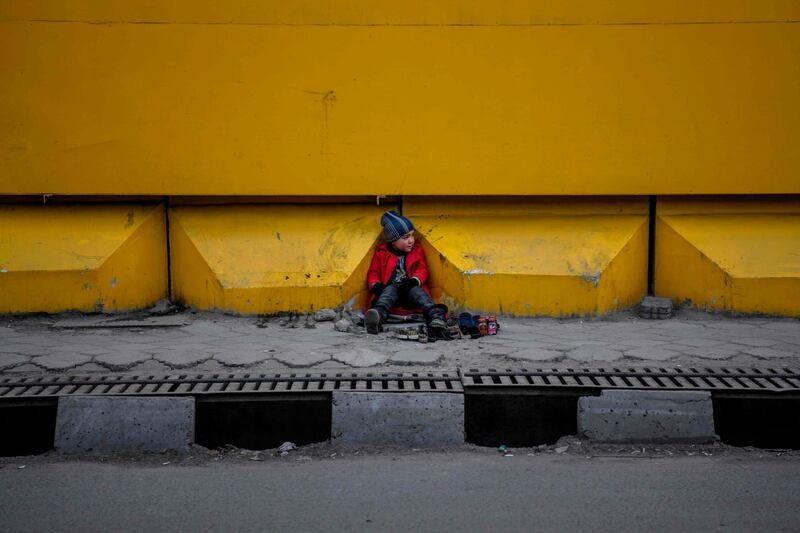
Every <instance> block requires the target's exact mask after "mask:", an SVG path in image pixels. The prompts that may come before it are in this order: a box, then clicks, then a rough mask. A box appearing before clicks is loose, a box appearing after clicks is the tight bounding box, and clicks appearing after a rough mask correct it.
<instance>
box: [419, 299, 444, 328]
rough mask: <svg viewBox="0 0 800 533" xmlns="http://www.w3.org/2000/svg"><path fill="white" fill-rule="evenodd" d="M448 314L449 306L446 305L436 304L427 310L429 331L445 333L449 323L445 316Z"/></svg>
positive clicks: (426, 316) (426, 319) (426, 318)
mask: <svg viewBox="0 0 800 533" xmlns="http://www.w3.org/2000/svg"><path fill="white" fill-rule="evenodd" d="M446 313H447V306H446V305H444V304H436V305H434V306H433V307H429V308H428V309H426V310H425V313H424V315H425V321H426V322H427V323H428V329H433V330H439V331H445V330H446V329H447V322H446V321H445V315H446Z"/></svg>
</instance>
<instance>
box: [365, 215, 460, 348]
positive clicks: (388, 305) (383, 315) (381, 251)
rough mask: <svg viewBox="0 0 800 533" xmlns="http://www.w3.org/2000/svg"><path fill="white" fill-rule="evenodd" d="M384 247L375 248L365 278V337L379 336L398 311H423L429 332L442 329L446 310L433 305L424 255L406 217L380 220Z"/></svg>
mask: <svg viewBox="0 0 800 533" xmlns="http://www.w3.org/2000/svg"><path fill="white" fill-rule="evenodd" d="M381 225H382V226H383V235H384V237H386V243H384V244H380V245H378V247H377V248H376V249H375V255H373V256H372V264H371V265H370V267H369V273H368V274H367V286H368V287H369V290H370V302H369V307H370V309H369V310H368V311H367V313H366V314H365V315H364V323H365V325H366V327H367V333H373V334H375V333H378V331H380V329H381V323H383V322H386V319H387V318H388V317H389V312H390V311H391V310H392V309H393V308H395V307H400V308H402V309H405V310H407V311H409V310H410V311H413V310H422V315H423V317H424V318H425V321H426V322H427V323H428V327H429V328H431V329H437V328H438V329H442V330H443V329H444V328H445V327H446V323H445V309H446V308H445V307H444V306H441V305H436V304H434V303H433V300H432V299H431V292H430V289H429V288H428V265H427V264H426V262H425V252H423V251H422V247H421V246H420V245H419V244H418V243H417V242H416V239H415V238H414V225H413V224H412V223H411V221H410V220H409V219H407V218H406V217H404V216H402V215H400V214H398V213H395V212H394V211H387V212H386V213H384V214H383V216H382V217H381Z"/></svg>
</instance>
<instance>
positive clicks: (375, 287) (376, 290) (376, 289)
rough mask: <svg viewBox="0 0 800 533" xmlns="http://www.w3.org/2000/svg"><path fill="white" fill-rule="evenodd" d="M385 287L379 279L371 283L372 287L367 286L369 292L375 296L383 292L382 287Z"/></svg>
mask: <svg viewBox="0 0 800 533" xmlns="http://www.w3.org/2000/svg"><path fill="white" fill-rule="evenodd" d="M385 288H386V285H384V284H383V283H381V282H380V281H379V282H378V283H373V284H372V287H370V288H369V292H371V293H372V294H374V295H375V296H380V295H381V293H382V292H383V289H385Z"/></svg>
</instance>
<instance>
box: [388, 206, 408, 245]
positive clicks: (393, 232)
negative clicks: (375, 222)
mask: <svg viewBox="0 0 800 533" xmlns="http://www.w3.org/2000/svg"><path fill="white" fill-rule="evenodd" d="M381 226H383V236H384V237H386V242H394V241H396V240H397V239H399V238H400V237H402V236H403V235H405V234H406V233H408V232H409V231H413V230H414V224H412V223H411V221H410V220H408V219H407V218H406V217H404V216H403V215H401V214H399V213H395V212H394V211H387V212H385V213H384V214H383V216H382V217H381Z"/></svg>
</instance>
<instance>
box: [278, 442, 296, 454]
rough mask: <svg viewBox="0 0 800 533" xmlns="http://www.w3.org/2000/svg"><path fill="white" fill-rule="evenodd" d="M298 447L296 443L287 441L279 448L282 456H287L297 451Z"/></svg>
mask: <svg viewBox="0 0 800 533" xmlns="http://www.w3.org/2000/svg"><path fill="white" fill-rule="evenodd" d="M296 449H297V445H296V444H295V443H294V442H290V441H288V440H287V441H286V442H284V443H283V444H281V445H280V446H279V447H278V451H279V452H281V455H284V454H287V453H289V452H290V451H292V450H296Z"/></svg>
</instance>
